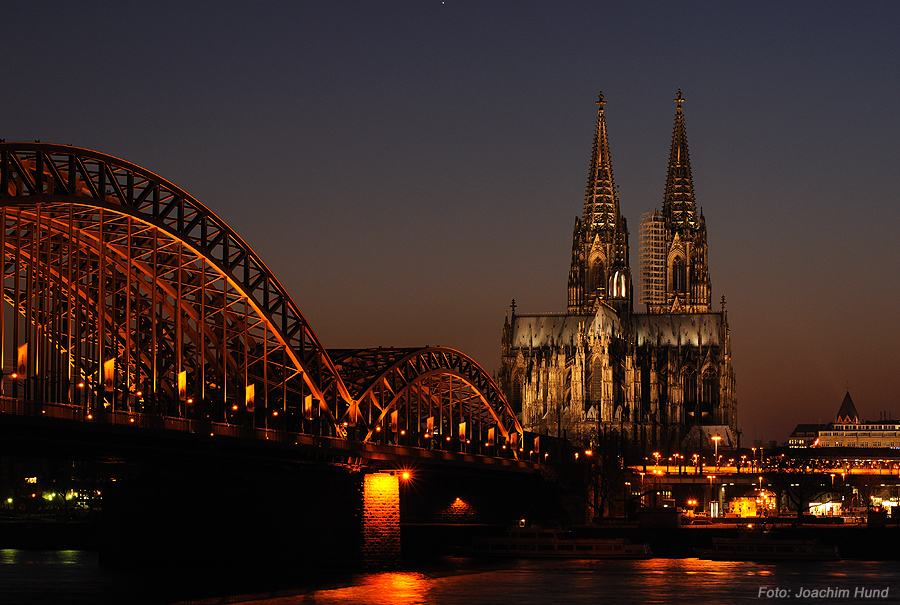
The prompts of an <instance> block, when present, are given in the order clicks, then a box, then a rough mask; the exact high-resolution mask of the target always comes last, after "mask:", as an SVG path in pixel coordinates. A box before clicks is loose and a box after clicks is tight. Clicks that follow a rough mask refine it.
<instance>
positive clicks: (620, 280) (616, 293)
mask: <svg viewBox="0 0 900 605" xmlns="http://www.w3.org/2000/svg"><path fill="white" fill-rule="evenodd" d="M625 294H626V292H625V275H624V274H623V273H621V272H619V271H616V272H615V273H614V274H613V278H612V297H613V298H625Z"/></svg>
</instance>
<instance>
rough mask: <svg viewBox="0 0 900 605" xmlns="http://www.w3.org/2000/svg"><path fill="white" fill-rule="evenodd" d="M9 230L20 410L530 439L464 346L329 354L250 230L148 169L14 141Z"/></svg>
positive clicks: (4, 360) (10, 370) (3, 311)
mask: <svg viewBox="0 0 900 605" xmlns="http://www.w3.org/2000/svg"><path fill="white" fill-rule="evenodd" d="M0 221H2V223H3V229H2V231H0V248H2V250H3V256H4V262H3V275H2V285H3V303H2V304H0V372H2V381H0V388H2V401H3V408H2V411H4V412H7V413H8V412H10V411H15V412H17V413H25V412H23V410H26V409H28V406H27V405H24V404H29V403H37V404H41V405H42V406H46V405H51V406H54V409H55V410H56V413H58V414H62V415H64V416H65V415H66V414H68V416H69V417H72V418H76V419H83V420H85V421H93V422H102V421H103V420H104V419H109V418H113V417H118V418H121V417H122V415H123V414H124V415H127V416H129V420H130V421H131V422H135V419H136V418H137V419H138V420H140V422H139V424H142V425H144V424H154V423H153V422H148V421H150V420H154V419H156V420H161V419H165V420H166V422H165V423H164V426H167V427H172V428H182V430H194V429H192V428H191V426H192V424H191V422H192V421H201V420H202V421H203V422H204V423H206V424H205V425H204V426H207V425H208V424H210V423H212V424H218V425H221V426H239V427H249V428H256V429H271V430H280V431H286V432H293V433H306V434H313V435H325V436H332V437H344V438H351V439H356V440H359V441H378V442H383V443H394V444H400V443H401V442H403V443H405V444H407V445H422V440H423V439H435V438H437V437H440V438H447V439H456V440H462V441H471V440H472V439H476V440H479V441H480V440H484V439H487V440H488V441H490V442H492V441H494V440H496V441H497V442H498V443H499V442H500V440H501V438H502V439H504V440H505V442H504V445H505V444H506V443H510V442H515V440H516V437H517V436H518V435H519V434H521V432H522V429H521V426H520V425H519V423H518V421H517V420H516V416H515V413H514V412H513V411H512V409H511V408H510V406H509V404H508V403H507V402H506V400H505V399H504V397H503V395H502V394H501V393H500V391H499V389H498V388H497V386H496V384H495V383H494V382H493V380H492V379H491V378H490V376H488V375H487V373H486V372H485V371H484V370H483V369H482V368H481V367H480V366H479V365H478V364H477V363H475V362H474V361H473V360H472V359H470V358H469V357H467V356H466V355H464V354H462V353H459V352H458V351H454V350H452V349H446V348H424V349H368V350H359V351H339V352H336V354H335V355H334V357H332V356H331V355H329V353H328V352H327V351H326V350H325V349H324V348H323V347H322V345H321V343H320V341H319V339H318V338H317V336H316V335H315V333H314V332H313V330H312V329H311V327H310V326H309V324H308V322H307V321H306V319H305V318H304V317H303V315H302V314H301V312H300V310H299V309H298V308H297V306H296V304H295V303H294V302H293V300H292V299H291V297H290V296H289V294H288V293H287V292H286V291H285V289H284V288H283V287H282V285H281V284H280V283H279V282H278V280H277V279H276V277H275V276H274V275H273V274H272V272H271V271H270V270H269V269H268V268H267V267H266V265H265V264H264V263H263V261H262V260H261V259H260V258H259V257H258V255H257V254H256V253H255V252H254V251H253V250H252V249H251V248H250V247H249V246H248V245H247V244H246V243H245V242H244V241H243V240H242V239H241V238H240V237H239V236H238V235H237V234H236V233H235V232H234V230H233V229H231V228H230V227H229V226H228V225H227V224H225V222H224V221H223V220H221V219H220V218H219V217H217V216H216V215H215V214H214V213H213V212H211V211H210V210H209V209H208V208H207V207H206V206H204V205H203V204H201V203H200V202H199V201H197V200H196V199H194V198H193V197H191V196H190V195H188V194H187V193H185V192H184V191H182V190H181V189H179V188H178V187H176V186H175V185H173V184H172V183H170V182H168V181H166V180H165V179H163V178H161V177H159V176H157V175H156V174H153V173H152V172H150V171H148V170H145V169H143V168H141V167H139V166H137V165H134V164H131V163H129V162H125V161H123V160H120V159H118V158H115V157H112V156H109V155H105V154H101V153H97V152H94V151H89V150H85V149H79V148H75V147H70V146H61V145H50V144H41V143H0ZM60 410H63V411H62V412H61V411H60ZM46 412H47V410H46V409H41V413H46ZM429 419H430V420H429ZM351 429H352V430H351ZM416 439H418V440H419V442H416V441H415V440H416ZM511 449H514V448H511Z"/></svg>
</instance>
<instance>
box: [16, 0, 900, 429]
mask: <svg viewBox="0 0 900 605" xmlns="http://www.w3.org/2000/svg"><path fill="white" fill-rule="evenodd" d="M635 6H637V7H638V8H634V7H635ZM898 32H900V4H898V3H896V2H866V3H834V2H792V3H781V2H771V3H766V2H752V3H749V2H748V3H730V2H729V3H723V2H710V3H706V2H691V3H685V2H664V3H663V2H642V3H635V2H621V3H617V4H613V3H606V2H585V3H578V2H567V3H556V2H458V1H455V0H446V2H440V1H431V0H421V1H418V2H387V1H385V2H366V3H362V2H252V3H251V2H240V3H230V2H214V3H213V2H208V3H201V2H171V3H164V2H152V3H149V2H145V3H140V4H137V3H126V2H95V3H93V2H35V1H22V2H19V1H10V0H7V1H6V2H4V4H3V9H2V12H0V34H2V38H0V44H2V55H0V56H2V59H3V60H2V62H0V76H2V86H3V94H2V101H0V108H2V113H3V116H2V118H3V119H2V120H0V138H5V139H6V141H34V140H35V139H40V140H41V141H42V142H52V143H65V144H72V145H76V146H79V147H85V148H88V149H94V150H97V151H101V152H104V153H108V154H111V155H114V156H117V157H120V158H123V159H125V160H128V161H131V162H134V163H136V164H138V165H140V166H143V167H145V168H147V169H148V170H151V171H153V172H155V173H157V174H159V175H160V176H162V177H164V178H166V179H168V180H170V181H172V182H174V183H175V184H176V185H178V186H180V187H182V188H183V189H185V190H186V191H187V192H188V193H190V194H192V195H193V196H195V197H196V198H198V199H199V200H200V201H201V202H203V203H204V204H206V205H207V206H208V207H209V208H210V209H211V210H212V211H213V212H215V213H216V214H218V215H219V216H221V217H222V218H223V219H224V220H225V221H226V222H228V223H229V224H230V225H231V226H232V227H233V228H234V229H235V230H236V231H237V232H238V233H239V234H240V235H241V236H242V237H243V238H244V239H245V240H246V241H247V242H248V243H249V244H250V245H251V246H252V247H253V248H254V249H255V250H256V251H257V253H259V255H260V256H261V257H262V259H263V260H264V261H265V262H266V263H267V264H268V265H269V267H270V268H271V269H272V271H273V272H274V273H275V275H276V276H277V277H278V278H279V279H280V281H281V282H282V284H283V285H284V286H285V287H286V289H287V290H288V292H290V293H291V294H292V295H293V297H294V300H295V301H296V302H297V304H298V306H299V308H300V310H301V311H302V312H303V314H304V315H305V317H306V318H307V320H309V322H310V324H311V325H312V327H313V329H314V330H315V332H316V334H317V335H318V337H319V339H320V340H321V341H322V343H323V344H324V345H325V346H326V347H327V348H341V347H348V348H363V347H371V346H379V345H382V346H423V345H438V344H439V345H443V346H450V347H454V348H456V349H459V350H461V351H463V352H465V353H467V354H468V355H470V356H472V357H473V358H475V360H476V361H478V362H479V363H480V364H481V365H482V366H484V367H485V369H487V370H488V372H490V373H492V374H493V373H494V372H495V371H496V370H497V369H498V367H499V365H500V336H501V329H502V326H503V318H504V314H505V313H506V312H507V311H508V308H509V303H510V300H511V299H513V298H515V299H516V302H517V305H518V309H519V310H520V312H563V311H565V309H566V283H567V278H568V271H569V263H570V260H571V244H572V241H571V237H572V226H573V224H574V220H575V216H576V215H580V214H581V212H582V208H583V203H584V193H585V183H586V180H587V175H588V167H589V162H590V158H591V142H592V138H593V132H594V125H595V120H596V114H597V106H596V105H595V104H594V103H595V101H596V98H597V94H598V92H600V91H601V90H602V91H603V93H604V96H605V99H606V101H607V105H606V115H607V124H608V130H609V137H610V148H611V157H612V164H613V171H614V175H615V181H616V184H617V185H618V187H619V191H620V199H621V209H622V213H623V214H624V215H625V217H626V219H627V220H628V222H629V228H630V233H631V235H630V245H631V253H630V261H631V267H632V271H633V273H634V277H635V287H636V286H637V281H638V280H637V276H638V225H639V221H640V216H641V214H642V213H643V212H646V211H649V210H652V209H654V208H659V207H661V204H662V201H663V190H664V186H665V177H666V163H667V160H668V153H669V145H670V142H671V135H672V124H673V119H674V114H675V104H674V103H673V102H672V100H673V99H674V97H675V93H676V91H677V89H679V88H681V89H682V91H683V93H684V97H685V99H686V101H685V103H684V112H685V117H686V122H687V134H688V141H689V143H690V152H691V164H692V169H693V176H694V185H695V192H696V197H697V204H698V206H701V207H702V209H703V213H704V215H705V217H706V223H707V229H708V237H709V240H708V241H709V263H710V275H711V280H712V287H713V294H712V296H713V301H714V302H715V304H714V308H715V309H718V308H719V303H718V301H719V300H720V299H721V297H722V296H723V295H724V296H725V297H726V300H727V305H728V318H729V322H730V325H731V331H732V344H733V350H734V368H735V373H736V377H737V396H738V424H739V427H740V428H741V429H742V431H743V438H742V441H743V443H745V444H749V442H750V441H751V440H752V439H765V440H778V441H784V440H786V439H787V436H788V434H789V433H790V431H791V430H792V429H793V427H794V426H795V425H796V424H797V423H805V422H828V421H830V420H833V418H834V415H835V413H836V412H837V409H838V407H839V406H840V403H841V400H842V398H843V396H844V393H845V391H846V390H847V389H848V388H849V390H850V393H851V395H852V397H853V399H854V401H855V403H856V406H857V408H858V410H859V412H860V415H861V416H862V417H866V418H869V419H878V417H879V414H880V413H881V412H882V411H887V412H890V413H891V414H892V416H893V418H898V419H900V403H898V398H897V393H898V382H900V360H898V355H897V351H898V343H900V315H898V302H900V280H898V270H897V268H898V266H900V246H898V243H897V241H896V237H897V231H898V228H897V225H898V224H900V207H898V201H900V200H898V196H900V193H898V192H900V111H898V110H897V105H898V103H900V67H898V66H900V38H898ZM635 307H636V309H637V310H642V309H641V308H640V306H639V305H638V302H637V297H635Z"/></svg>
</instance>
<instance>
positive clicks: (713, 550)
mask: <svg viewBox="0 0 900 605" xmlns="http://www.w3.org/2000/svg"><path fill="white" fill-rule="evenodd" d="M694 552H695V553H696V555H697V556H698V557H699V558H701V559H711V560H713V561H788V560H795V561H796V560H803V561H837V560H838V559H840V558H841V557H840V554H839V553H838V549H837V547H836V546H826V545H824V544H820V543H819V542H817V541H816V540H794V539H787V538H781V537H778V536H775V535H772V534H764V533H759V534H756V533H751V534H740V535H738V537H737V538H713V539H712V545H711V546H710V547H709V548H694Z"/></svg>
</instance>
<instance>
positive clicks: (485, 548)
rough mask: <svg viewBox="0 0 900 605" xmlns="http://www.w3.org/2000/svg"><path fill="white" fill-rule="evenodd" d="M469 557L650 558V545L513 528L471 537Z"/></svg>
mask: <svg viewBox="0 0 900 605" xmlns="http://www.w3.org/2000/svg"><path fill="white" fill-rule="evenodd" d="M468 554H470V555H474V556H503V557H518V558H550V559H649V558H650V557H652V556H653V553H652V552H651V550H650V545H649V544H632V543H630V542H628V540H625V539H624V538H586V537H575V536H574V535H573V533H572V532H571V531H566V530H559V529H557V530H553V529H544V528H540V527H527V528H523V527H515V528H510V529H508V530H507V532H506V535H504V536H495V537H478V538H473V540H472V548H471V549H470V550H469V551H468Z"/></svg>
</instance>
